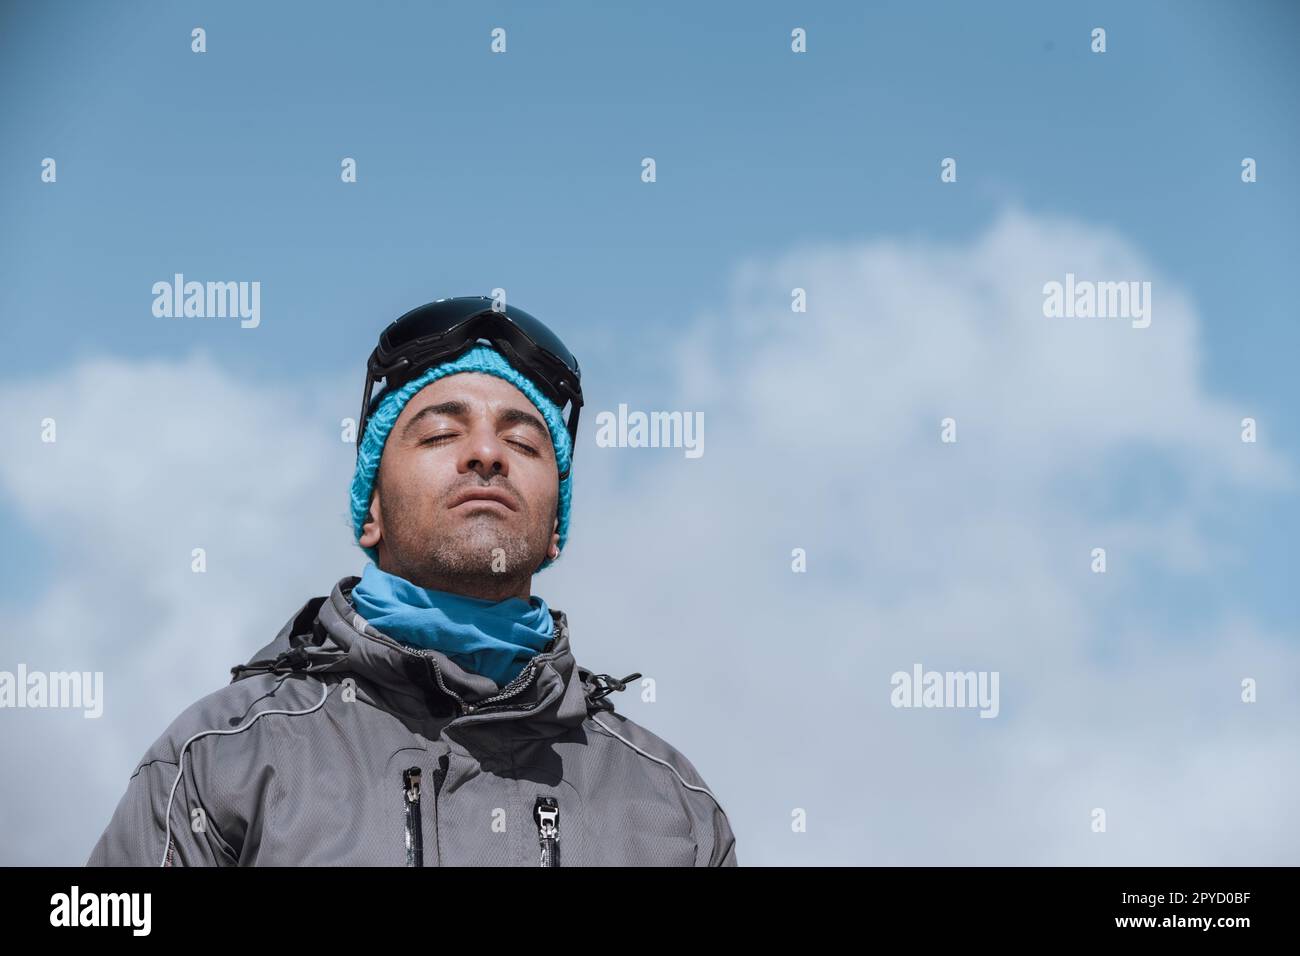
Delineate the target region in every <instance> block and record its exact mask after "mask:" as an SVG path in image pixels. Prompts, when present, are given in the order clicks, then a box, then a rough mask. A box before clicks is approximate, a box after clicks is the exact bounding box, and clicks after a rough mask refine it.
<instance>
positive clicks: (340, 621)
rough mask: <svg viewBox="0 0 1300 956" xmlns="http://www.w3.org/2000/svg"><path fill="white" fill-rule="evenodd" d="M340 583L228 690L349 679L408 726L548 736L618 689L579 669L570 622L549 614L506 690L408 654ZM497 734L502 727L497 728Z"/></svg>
mask: <svg viewBox="0 0 1300 956" xmlns="http://www.w3.org/2000/svg"><path fill="white" fill-rule="evenodd" d="M360 580H361V578H360V577H359V576H357V575H349V576H348V577H345V578H342V579H341V580H339V581H338V583H336V584H335V585H334V588H333V590H332V591H331V592H330V594H329V595H328V596H325V597H314V598H311V599H310V600H308V601H307V603H306V604H304V605H303V606H302V608H301V609H300V610H299V611H298V612H297V613H296V614H295V615H294V616H293V617H292V618H290V619H289V621H287V622H286V623H285V625H284V627H282V628H281V629H280V633H279V634H277V635H276V637H275V639H274V640H273V641H272V642H271V643H270V644H268V645H267V646H266V647H264V648H262V649H261V650H260V651H258V652H257V653H256V654H254V655H253V657H252V658H251V659H250V660H249V661H248V663H246V664H242V665H239V666H236V667H232V668H231V675H232V677H231V682H232V683H233V682H234V681H237V680H240V679H242V678H244V677H248V676H250V675H252V674H255V673H263V672H267V673H284V672H290V671H291V672H297V673H305V674H323V673H336V674H339V675H341V676H346V675H347V674H352V675H354V676H356V677H359V678H361V679H363V680H364V681H366V682H367V684H368V685H369V687H370V688H371V690H372V691H373V692H374V693H375V694H376V696H377V697H378V698H379V700H378V701H377V702H378V703H380V704H381V705H382V706H384V707H385V708H386V709H389V710H392V711H393V712H395V713H398V714H405V715H407V716H409V717H411V718H414V719H417V720H423V719H427V718H428V717H430V716H432V717H434V718H443V719H446V721H447V722H448V723H451V722H454V723H455V724H456V726H457V727H466V728H469V727H474V726H477V725H480V724H487V723H493V724H494V725H495V724H496V723H497V722H502V721H510V722H512V723H511V727H510V731H511V732H512V733H517V734H519V735H521V736H529V737H531V736H538V737H550V736H555V735H558V734H562V733H564V732H566V731H568V730H570V729H572V728H574V727H577V726H579V725H581V724H582V722H583V721H584V720H585V719H586V718H587V716H588V714H590V713H592V712H594V711H596V710H613V709H614V708H613V705H612V704H611V703H610V702H609V701H608V700H607V699H606V696H607V695H608V694H609V692H610V691H611V690H622V689H623V687H624V684H625V682H626V681H629V680H632V679H635V678H637V677H640V675H639V674H634V675H630V676H629V677H626V678H623V679H622V680H615V679H613V678H610V677H609V675H607V674H592V673H591V671H589V670H587V669H586V668H583V667H579V666H578V663H577V661H576V660H575V659H574V656H573V652H572V650H571V648H570V644H569V621H568V617H567V615H566V614H565V613H564V612H563V611H559V610H556V609H555V608H551V617H552V618H553V620H554V622H555V630H554V635H553V636H552V638H551V640H550V642H549V643H547V645H546V646H545V647H544V648H543V649H542V650H541V651H539V652H538V653H537V654H535V655H534V656H533V658H532V659H531V660H530V661H529V662H528V664H527V665H526V666H525V667H524V669H523V670H522V671H521V672H520V673H519V675H518V676H517V677H516V678H515V679H514V680H512V681H511V682H510V683H509V684H507V685H506V686H505V687H498V686H497V684H496V683H495V682H494V681H493V680H492V679H491V678H488V677H484V676H483V675H481V674H475V673H472V672H470V671H467V670H465V669H464V668H462V667H461V666H460V665H458V664H457V663H455V662H454V661H453V660H451V659H450V658H449V657H447V655H445V654H443V653H442V652H440V651H437V650H433V649H431V648H414V647H409V646H407V645H405V644H402V643H400V642H398V641H396V640H394V639H393V638H391V637H389V636H388V635H386V634H384V633H382V632H380V631H378V630H376V629H375V628H374V627H373V626H372V625H371V624H369V623H368V622H367V621H366V620H365V619H363V618H362V617H361V615H359V614H358V613H357V611H356V609H355V608H354V607H353V606H352V603H351V599H350V596H351V593H352V588H353V587H355V586H356V584H357V582H359V581H360ZM498 729H504V728H498Z"/></svg>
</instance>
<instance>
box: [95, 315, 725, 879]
mask: <svg viewBox="0 0 1300 956" xmlns="http://www.w3.org/2000/svg"><path fill="white" fill-rule="evenodd" d="M579 376H580V372H579V368H578V363H577V360H576V359H574V357H573V356H572V354H571V353H570V352H569V351H568V349H566V348H565V347H564V345H563V344H562V343H561V342H560V340H559V339H558V338H557V337H556V336H555V335H554V333H552V332H551V331H550V330H549V329H548V328H546V326H544V325H543V324H542V323H541V322H539V321H538V320H537V319H535V318H534V317H532V316H531V315H529V314H528V313H526V312H524V311H522V310H520V309H517V308H514V307H513V306H511V307H494V304H493V302H492V300H489V299H486V298H480V297H462V298H454V299H439V300H438V301H437V302H433V303H430V304H428V305H425V306H421V307H420V308H418V309H414V310H412V311H411V312H408V313H407V314H406V315H404V316H402V317H401V318H400V319H398V320H397V321H396V322H394V323H392V324H391V325H390V326H389V327H388V328H387V329H386V330H385V331H384V333H383V334H382V335H381V336H380V341H379V345H378V346H377V347H376V349H375V351H374V353H373V354H372V355H371V357H370V362H369V363H368V368H367V378H366V386H365V394H364V397H363V402H362V414H361V420H360V423H359V426H358V435H359V436H360V438H359V440H358V442H357V467H356V472H355V475H354V478H353V483H352V520H353V527H354V531H355V533H356V537H357V541H358V543H359V544H360V545H361V547H362V548H363V549H364V550H365V552H366V554H367V555H369V556H370V558H371V563H369V564H368V565H367V566H366V568H365V569H364V572H363V574H362V575H361V576H360V577H356V576H351V577H346V578H344V579H343V580H341V581H339V582H338V583H337V584H336V585H335V586H334V588H333V590H332V592H331V593H330V594H329V595H328V596H326V597H315V598H312V599H311V600H309V601H307V603H306V604H304V605H303V607H302V609H301V610H299V611H298V613H297V614H295V615H294V616H293V618H291V619H290V620H289V621H288V622H287V623H286V624H285V625H284V627H283V628H282V629H281V630H280V633H279V635H278V636H277V637H276V638H275V640H274V641H272V642H271V643H270V644H269V645H268V646H267V647H265V648H263V649H262V650H261V651H260V652H259V653H258V654H256V655H254V658H253V659H252V660H251V661H250V662H249V663H247V664H244V665H240V666H237V667H235V668H232V673H233V675H234V677H233V680H232V681H231V683H230V684H229V685H228V686H227V687H224V688H222V689H221V690H219V691H216V692H215V693H213V694H210V695H208V696H207V697H204V698H203V699H201V700H199V701H198V702H197V703H195V704H193V705H192V706H191V707H189V708H188V709H187V710H185V711H184V712H183V713H182V714H181V715H180V716H179V717H178V718H177V719H176V720H175V721H174V722H173V723H172V725H171V726H170V727H169V728H168V729H167V730H166V732H164V733H163V735H162V736H161V737H160V738H159V739H158V740H157V741H156V742H155V743H154V745H153V746H152V747H150V749H149V751H148V752H147V753H146V754H145V755H144V757H143V759H142V760H141V761H140V764H139V766H138V767H137V768H136V770H135V773H134V774H133V776H132V777H131V780H130V783H129V785H128V787H127V791H126V794H125V796H124V797H123V798H122V800H121V802H120V803H119V804H118V806H117V809H116V811H115V812H114V814H113V818H112V820H111V821H110V823H109V825H108V828H107V829H106V830H105V831H104V834H103V835H102V836H101V837H100V839H99V842H98V843H97V844H96V846H95V847H94V850H93V851H92V852H91V855H90V859H89V861H88V865H163V866H233V865H243V866H249V865H321V864H326V865H389V866H458V865H511V866H537V865H541V866H559V865H565V866H584V865H651V866H735V865H736V849H735V838H734V836H733V834H732V832H731V828H730V825H729V822H728V820H727V816H726V814H725V812H724V811H723V809H722V806H721V804H720V803H719V802H718V800H717V799H716V798H715V797H714V795H713V794H712V793H711V792H710V791H709V788H708V787H707V786H706V785H705V783H704V780H703V779H702V778H701V777H700V775H699V773H697V772H696V770H695V768H694V767H693V766H692V765H691V763H690V762H689V761H688V760H687V759H686V758H685V757H684V756H683V755H682V754H681V753H679V752H678V751H677V750H675V749H674V748H673V747H671V746H670V745H669V744H667V743H666V742H665V741H663V740H661V739H660V738H659V737H657V736H655V735H654V734H652V733H650V732H649V731H648V730H645V729H644V728H642V727H640V726H638V725H637V724H635V723H633V722H632V721H630V720H628V719H627V718H626V717H623V716H622V715H620V714H617V713H615V711H614V708H613V705H612V703H611V702H610V701H609V699H608V695H609V693H610V692H611V691H614V690H622V689H623V688H624V684H625V683H626V682H627V681H631V680H634V679H635V678H638V677H640V675H639V674H632V675H630V676H628V677H625V678H623V679H622V680H616V679H613V678H611V677H610V676H609V675H607V674H593V673H591V672H590V671H589V670H587V669H586V668H583V667H580V666H578V664H577V662H576V661H575V660H574V656H573V651H572V649H571V647H570V642H569V626H568V620H567V617H566V615H565V614H564V612H563V611H557V610H552V609H550V608H549V607H547V605H546V603H545V602H544V601H543V600H542V599H541V598H540V597H536V596H533V595H532V593H531V581H532V575H533V574H534V573H536V572H537V571H540V570H541V569H543V568H545V567H547V566H549V565H550V564H551V563H552V562H554V561H555V559H556V558H557V557H558V556H559V554H560V552H561V550H562V549H563V548H564V545H565V540H566V538H567V535H568V524H569V507H570V501H571V476H570V473H569V472H570V466H571V463H572V456H573V450H574V439H575V438H576V435H577V421H578V410H579V409H580V407H581V405H582V393H581V389H580V386H579ZM380 381H382V382H383V383H384V387H383V389H382V390H381V391H380V393H379V394H378V395H376V396H374V397H373V398H372V397H371V391H372V387H373V385H374V384H376V383H378V382H380ZM566 404H567V405H569V407H570V412H569V418H568V421H567V423H566V422H565V419H564V417H563V412H562V409H563V407H564V406H565V405H566Z"/></svg>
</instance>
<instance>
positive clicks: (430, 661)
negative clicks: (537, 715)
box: [358, 631, 555, 726]
mask: <svg viewBox="0 0 1300 956" xmlns="http://www.w3.org/2000/svg"><path fill="white" fill-rule="evenodd" d="M358 633H359V634H361V636H362V637H364V638H367V639H368V640H372V641H378V642H379V643H380V644H383V645H385V646H386V647H392V648H395V649H397V650H398V651H400V652H401V653H403V654H409V655H410V656H412V657H418V658H420V659H421V660H423V661H424V662H425V664H426V665H427V666H428V667H429V669H430V670H431V671H433V679H434V681H435V683H437V685H438V688H439V689H440V690H441V691H442V692H443V693H444V694H446V695H447V696H448V697H451V698H452V699H453V700H455V701H456V703H457V704H458V705H459V706H460V713H461V716H462V717H464V716H468V715H470V714H478V713H482V712H483V711H484V710H502V709H504V707H503V705H501V704H500V703H499V702H500V701H503V700H508V699H509V698H511V697H515V696H518V695H519V694H521V693H523V692H524V691H525V690H527V689H528V687H529V686H530V685H531V684H532V683H533V681H534V680H535V679H536V678H537V674H538V672H539V671H540V670H541V665H542V664H543V663H545V662H546V661H551V660H554V659H555V654H554V653H551V652H546V651H542V652H540V653H537V654H534V655H533V657H532V659H531V660H529V662H528V663H527V664H526V665H524V669H523V670H522V671H520V672H519V674H517V675H516V676H515V679H514V680H512V681H511V682H510V683H509V684H507V685H506V686H505V687H504V688H502V690H501V693H499V694H494V695H493V696H491V697H486V698H484V699H483V700H480V701H479V702H478V703H476V704H471V703H469V702H468V701H466V700H465V698H463V697H461V696H460V694H458V693H456V692H455V691H454V690H452V689H451V688H450V687H448V686H447V684H446V682H445V681H444V680H443V679H442V670H441V668H439V667H438V662H437V660H435V659H434V657H433V654H432V652H431V651H428V650H425V649H424V648H417V647H407V646H406V645H404V644H399V643H398V642H397V641H394V640H390V639H387V638H379V637H375V636H373V635H371V634H367V633H365V632H364V631H359V632H358ZM554 643H555V638H552V639H551V644H552V645H553V644H554ZM490 705H495V706H490ZM525 709H528V708H525ZM453 723H454V721H453ZM448 726H450V724H448Z"/></svg>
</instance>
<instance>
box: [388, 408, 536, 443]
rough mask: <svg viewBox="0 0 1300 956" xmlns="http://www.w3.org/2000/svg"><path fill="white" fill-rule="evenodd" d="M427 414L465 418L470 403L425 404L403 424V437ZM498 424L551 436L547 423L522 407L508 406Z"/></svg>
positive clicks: (500, 416) (499, 416) (498, 418)
mask: <svg viewBox="0 0 1300 956" xmlns="http://www.w3.org/2000/svg"><path fill="white" fill-rule="evenodd" d="M426 415H449V416H451V417H452V418H465V417H466V416H468V415H469V405H467V404H466V403H465V402H462V401H459V400H457V399H452V400H450V401H446V402H437V403H435V404H433V405H425V406H424V408H422V409H420V410H419V411H418V412H416V413H415V414H414V415H412V416H411V419H410V421H408V422H407V423H406V424H405V425H404V426H402V438H404V439H405V438H408V437H410V434H411V432H412V431H413V430H414V429H415V426H416V425H417V424H418V423H419V421H420V419H422V418H424V417H425V416H426ZM497 424H498V425H527V426H529V427H530V428H532V429H533V430H534V431H536V432H537V433H538V434H539V435H541V436H545V437H546V438H548V439H549V438H550V437H551V430H550V429H549V428H547V427H546V425H545V423H544V422H543V421H542V420H541V419H540V418H538V417H537V416H536V415H530V414H529V413H528V412H526V411H524V410H523V409H522V408H507V409H505V410H504V411H503V412H502V413H501V414H500V415H498V416H497Z"/></svg>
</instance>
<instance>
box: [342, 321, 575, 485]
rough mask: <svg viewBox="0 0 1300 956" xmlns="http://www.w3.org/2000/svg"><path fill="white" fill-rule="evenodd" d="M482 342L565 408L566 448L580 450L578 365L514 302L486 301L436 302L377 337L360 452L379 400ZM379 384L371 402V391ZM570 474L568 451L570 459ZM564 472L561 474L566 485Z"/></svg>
mask: <svg viewBox="0 0 1300 956" xmlns="http://www.w3.org/2000/svg"><path fill="white" fill-rule="evenodd" d="M480 340H485V341H487V342H490V343H491V344H492V346H493V347H494V348H496V349H497V351H499V352H500V353H501V354H502V355H503V356H505V359H506V361H508V362H509V363H510V364H511V365H512V366H514V367H515V368H516V369H517V370H518V371H519V372H520V374H522V375H524V376H526V377H527V378H528V379H529V380H530V381H532V382H533V384H535V385H536V386H537V387H538V388H539V389H541V392H542V394H543V395H545V396H546V397H547V398H548V399H550V400H551V401H552V402H554V403H555V404H556V406H557V407H558V408H559V409H560V412H561V414H563V412H564V406H565V405H569V406H570V407H569V416H568V421H567V423H566V427H567V429H568V432H569V438H570V439H571V441H570V446H571V448H572V449H573V450H574V451H576V450H577V447H578V412H579V410H580V409H581V408H582V385H581V381H580V380H581V378H582V372H581V370H580V369H579V368H578V360H577V358H576V357H575V356H574V354H573V353H572V352H570V351H569V350H568V349H567V348H566V347H565V345H564V343H563V342H561V341H560V338H559V336H557V335H556V334H555V333H554V332H552V331H551V330H550V329H548V328H547V327H546V326H545V325H543V324H542V322H541V321H540V320H539V319H536V318H534V317H533V316H531V315H529V314H528V313H527V312H525V311H524V310H523V309H520V308H517V307H515V306H513V305H507V306H503V307H501V308H494V307H493V300H492V299H490V298H488V297H487V296H479V295H474V296H457V297H456V298H451V299H438V300H437V301H436V302H430V303H429V304H428V305H422V306H420V307H419V308H416V309H412V310H411V311H410V312H407V313H406V314H405V315H403V316H401V317H400V318H398V319H396V320H395V321H393V322H392V323H391V324H390V325H389V326H388V328H386V329H384V331H383V332H381V333H380V334H379V344H378V345H377V346H375V350H374V351H373V352H371V353H370V358H369V360H368V361H367V362H366V389H365V392H364V393H363V394H362V397H361V418H360V420H359V425H358V428H357V455H358V456H359V455H360V454H361V439H362V438H364V437H365V434H366V425H367V424H368V423H369V421H370V416H371V415H372V414H374V412H375V410H376V409H377V408H378V407H379V403H380V402H381V401H383V399H384V396H385V395H387V394H389V393H390V392H392V391H394V390H396V389H399V388H401V387H402V386H403V385H405V384H406V383H407V382H409V381H411V380H412V379H414V378H415V377H416V376H418V375H420V374H421V373H423V372H425V371H426V370H428V369H429V368H430V367H432V366H434V365H439V364H441V363H443V362H447V361H450V360H451V359H454V358H455V357H456V356H458V355H460V354H461V353H462V352H465V351H468V350H469V349H471V348H473V347H474V346H475V345H476V344H477V343H478V342H479V341H480ZM379 382H383V388H382V389H380V391H379V393H378V394H377V395H375V396H374V397H373V398H372V397H371V394H370V393H371V391H372V390H373V388H374V387H375V385H376V384H377V383H379ZM569 459H570V465H569V467H570V469H571V468H572V467H573V465H572V459H573V456H572V453H570V456H569ZM568 476H569V472H568V470H566V471H565V473H564V474H562V475H560V480H561V481H563V480H564V479H565V478H567V477H568Z"/></svg>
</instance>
